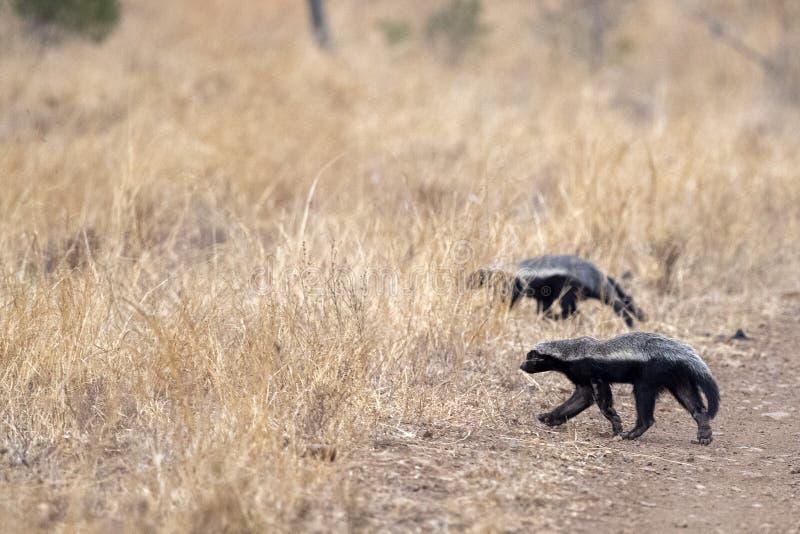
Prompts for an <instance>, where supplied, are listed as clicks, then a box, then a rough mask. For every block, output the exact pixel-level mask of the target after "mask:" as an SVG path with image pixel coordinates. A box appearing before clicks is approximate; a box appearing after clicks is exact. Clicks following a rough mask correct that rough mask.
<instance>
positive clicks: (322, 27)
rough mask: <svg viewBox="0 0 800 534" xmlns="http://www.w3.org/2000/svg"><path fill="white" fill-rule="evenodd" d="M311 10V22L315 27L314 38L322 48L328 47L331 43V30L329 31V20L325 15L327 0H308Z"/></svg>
mask: <svg viewBox="0 0 800 534" xmlns="http://www.w3.org/2000/svg"><path fill="white" fill-rule="evenodd" d="M308 6H309V8H310V10H311V24H312V25H313V27H314V38H315V39H316V40H317V44H318V45H319V46H320V47H322V48H327V47H328V45H329V44H330V32H329V31H328V21H327V19H326V17H325V0H308Z"/></svg>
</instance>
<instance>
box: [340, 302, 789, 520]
mask: <svg viewBox="0 0 800 534" xmlns="http://www.w3.org/2000/svg"><path fill="white" fill-rule="evenodd" d="M799 317H800V313H798V310H794V311H793V312H792V313H790V314H787V315H786V316H785V317H783V318H780V319H778V320H775V319H773V320H772V321H769V322H768V323H766V322H765V324H763V325H760V326H759V327H757V328H755V329H753V330H752V331H749V332H748V334H749V335H750V336H751V338H752V339H750V340H746V341H733V340H726V339H717V338H714V337H710V336H709V337H708V338H707V342H705V346H702V345H698V347H697V348H698V349H700V351H701V353H702V354H703V355H704V357H705V358H706V359H707V361H708V362H709V365H710V367H711V368H712V370H713V372H714V375H715V377H716V378H717V381H718V382H719V384H720V389H721V392H722V408H721V410H720V413H719V415H718V416H717V418H716V419H715V420H714V423H713V428H714V442H713V443H712V444H711V445H710V446H709V447H701V446H700V445H698V444H697V443H691V441H690V440H691V439H692V438H693V437H694V435H695V432H696V427H695V425H694V422H693V421H692V419H691V418H690V417H689V416H688V415H687V414H686V412H685V411H683V409H682V408H680V407H679V406H678V404H677V402H675V401H674V400H673V399H672V398H671V397H669V396H666V397H664V398H663V399H662V400H661V401H660V402H659V403H658V404H657V408H656V425H655V426H654V427H653V428H651V429H650V430H649V431H648V432H647V433H646V434H645V435H644V436H643V437H642V438H641V439H640V440H637V441H632V442H629V441H618V440H614V439H612V438H611V437H610V428H609V427H608V423H607V422H606V420H605V419H604V418H603V417H602V416H601V415H600V414H599V413H597V411H596V409H590V410H588V411H587V412H586V414H582V415H581V416H579V418H577V419H576V420H575V422H574V423H572V422H570V423H569V424H567V425H564V426H563V427H558V428H556V429H549V428H547V427H543V425H540V424H538V423H536V421H535V418H534V416H533V414H532V413H528V412H529V411H530V407H531V406H533V405H536V406H539V405H540V404H542V403H543V402H545V401H544V399H543V397H544V396H552V399H549V400H550V401H552V400H553V399H555V398H557V397H560V396H563V395H564V394H566V393H567V392H568V390H567V389H564V391H563V392H559V391H555V392H554V391H551V390H552V389H553V388H552V387H549V388H547V390H548V391H538V392H533V391H532V390H531V391H527V390H523V391H520V390H519V386H518V385H517V386H516V393H509V391H505V392H502V391H498V392H497V396H498V397H501V396H502V395H505V396H506V398H508V397H509V396H516V395H518V399H520V400H513V401H508V402H509V404H508V405H507V406H504V407H503V409H502V410H501V411H503V412H514V411H517V413H509V414H508V415H507V416H506V415H501V416H499V417H498V418H497V419H495V420H493V422H492V423H491V424H490V425H488V426H483V427H480V428H476V427H475V426H471V425H470V424H469V423H468V422H466V421H465V423H464V424H463V426H461V427H459V426H458V425H457V424H456V425H453V424H448V425H445V426H443V427H441V428H439V427H436V426H435V424H434V425H433V426H431V425H428V426H424V425H419V424H415V423H413V422H409V423H408V424H406V425H395V426H393V427H392V428H389V427H387V428H386V429H385V432H383V435H382V437H380V438H379V439H376V441H375V445H374V447H373V449H372V450H371V451H365V454H364V455H360V456H359V457H358V458H353V460H354V461H353V462H351V463H350V468H351V469H352V471H351V472H352V473H353V476H354V478H355V479H357V480H359V481H360V482H359V486H362V487H365V488H367V489H366V491H365V494H366V495H364V496H363V498H362V500H361V503H360V505H359V506H358V507H357V508H358V509H359V510H358V511H357V513H356V514H355V516H354V517H353V518H351V526H352V527H354V529H355V530H373V529H376V528H380V529H381V530H394V531H429V530H449V531H512V532H513V531H519V532H524V531H531V530H536V531H548V532H549V531H553V532H561V531H570V532H592V533H595V534H597V533H601V532H672V531H676V532H677V531H680V532H725V533H729V532H781V533H784V532H790V533H791V532H794V533H798V532H800V389H798V386H799V385H800V353H798V352H800V318H799ZM556 389H557V388H556ZM614 391H615V402H616V406H617V408H618V410H619V412H620V414H621V416H622V418H623V422H624V423H625V424H626V426H629V425H630V424H631V421H632V420H633V418H634V407H633V398H632V396H631V395H630V388H628V389H627V390H626V389H625V388H624V387H619V386H617V387H615V390H614ZM532 393H533V394H532ZM527 399H532V400H527ZM526 403H527V404H526Z"/></svg>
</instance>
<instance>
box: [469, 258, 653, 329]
mask: <svg viewBox="0 0 800 534" xmlns="http://www.w3.org/2000/svg"><path fill="white" fill-rule="evenodd" d="M470 285H471V286H472V287H480V286H483V285H493V286H495V287H497V285H499V286H500V289H501V290H502V291H503V293H504V294H505V295H508V294H511V303H510V305H509V309H510V308H513V307H514V304H516V303H517V301H518V300H519V299H520V297H522V296H526V297H529V298H535V299H536V301H537V308H538V309H539V311H540V312H542V313H546V314H548V315H550V314H549V313H548V312H549V311H550V308H551V307H552V305H553V303H554V302H555V301H556V300H558V301H559V304H561V318H562V319H566V318H567V317H569V316H570V315H572V314H573V313H575V311H576V310H577V309H578V301H579V300H583V299H589V298H594V299H598V300H600V301H601V302H603V303H605V304H608V305H609V306H611V307H613V308H614V311H615V312H616V313H617V315H619V316H621V317H622V318H623V319H624V320H625V324H627V325H628V326H629V327H631V326H633V320H634V318H636V319H638V320H640V321H644V320H645V315H644V313H643V312H642V310H641V309H639V308H638V307H637V306H636V304H635V303H634V302H633V298H631V297H630V296H629V295H626V294H625V292H624V291H623V290H622V288H621V287H620V285H619V284H618V283H617V281H616V280H614V279H613V278H611V277H610V276H607V275H606V274H604V273H603V272H602V271H601V270H600V269H598V268H597V266H596V265H595V264H593V263H591V262H588V261H586V260H582V259H581V258H578V257H577V256H570V255H546V256H539V257H536V258H530V259H527V260H522V261H519V262H516V263H514V264H511V265H507V264H499V263H498V264H493V265H488V266H486V267H482V268H481V269H479V270H477V271H476V272H474V273H473V274H472V276H471V277H470ZM550 316H551V317H554V316H553V315H550Z"/></svg>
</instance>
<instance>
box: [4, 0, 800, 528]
mask: <svg viewBox="0 0 800 534" xmlns="http://www.w3.org/2000/svg"><path fill="white" fill-rule="evenodd" d="M162 4H165V3H163V2H155V1H151V0H140V1H136V2H128V3H126V4H125V8H126V9H125V15H124V21H123V25H122V26H121V27H120V28H119V29H118V30H117V32H116V33H114V34H113V35H112V37H111V38H110V39H109V41H107V42H106V43H105V44H103V45H102V46H100V47H95V46H93V45H91V44H87V43H83V42H80V41H74V40H67V41H66V42H64V43H62V44H61V45H59V46H56V47H52V48H40V47H39V46H38V45H37V44H36V42H34V41H32V40H30V39H29V38H27V37H25V33H24V31H23V29H22V28H21V27H20V26H19V25H18V24H17V23H16V22H14V21H13V20H12V19H10V18H9V15H8V13H7V12H3V14H2V17H3V21H2V22H0V24H1V25H2V27H1V28H0V33H1V34H2V35H3V36H2V37H1V38H0V72H2V73H3V75H2V77H1V78H0V177H2V178H0V179H1V180H2V184H3V185H2V195H0V274H1V275H2V280H1V281H0V362H2V365H1V366H0V377H1V380H0V386H1V387H2V390H3V391H4V393H5V397H4V400H5V402H4V403H3V405H2V407H0V414H1V417H2V431H3V434H2V437H0V439H2V440H4V444H3V450H4V453H3V456H2V468H0V472H2V479H0V497H2V499H0V502H2V504H0V516H2V517H3V528H8V529H13V530H20V531H21V530H28V529H29V528H34V527H36V528H51V527H55V526H57V527H62V528H65V529H70V530H71V529H80V530H84V529H85V530H101V531H107V530H109V529H111V528H123V529H126V530H140V529H148V528H156V529H165V530H180V531H183V530H198V531H201V530H202V531H222V530H228V531H243V530H272V529H278V530H293V529H296V528H303V529H310V530H327V529H336V530H344V529H347V528H356V529H358V528H377V527H381V526H387V525H394V526H395V528H400V529H403V528H419V527H421V528H455V529H459V528H474V529H476V530H483V529H500V530H502V529H515V528H530V527H531V526H547V525H550V526H552V523H549V522H550V521H552V520H551V519H549V518H547V517H545V516H544V514H538V515H537V514H536V512H535V510H536V506H537V505H542V503H546V502H547V500H548V499H557V498H559V496H565V495H566V494H567V493H568V491H567V490H566V489H564V488H565V486H564V484H565V483H567V482H568V481H569V477H570V476H571V474H570V471H569V469H567V466H574V465H578V464H576V463H575V462H576V461H577V460H576V458H575V456H574V451H571V450H570V449H569V448H568V447H567V448H565V449H564V450H560V449H558V450H554V449H552V448H549V447H550V444H549V443H548V442H547V440H546V439H544V438H543V437H542V436H540V435H539V434H538V432H543V431H542V430H541V428H539V427H537V426H535V425H533V424H532V413H533V411H534V410H535V408H536V407H537V406H538V405H539V404H540V403H542V402H544V401H545V399H546V400H547V401H552V400H554V399H555V398H556V397H558V396H559V395H560V393H559V391H558V388H557V387H555V386H556V385H558V384H562V385H563V383H562V382H559V380H558V379H556V378H545V379H542V380H539V379H537V381H539V383H540V384H541V385H543V386H545V387H544V389H543V390H539V389H537V388H536V387H535V386H532V387H531V388H528V387H526V383H527V382H526V380H525V379H524V378H523V377H521V376H519V375H518V374H517V372H516V367H517V363H518V361H519V360H520V359H521V358H522V355H523V351H524V349H525V348H526V347H528V346H530V345H531V344H532V343H534V342H536V341H538V340H540V339H546V338H554V337H562V336H570V335H573V334H578V333H581V334H583V333H592V334H594V335H597V336H606V335H610V334H613V333H616V332H622V331H624V324H623V323H622V322H621V321H619V320H618V318H616V317H614V316H613V314H612V313H611V312H610V311H609V310H607V309H604V308H602V307H600V306H595V305H591V304H590V303H586V304H584V305H583V306H582V310H583V313H582V314H581V315H580V316H579V317H578V318H577V319H576V320H574V321H568V322H566V323H563V324H559V323H556V324H553V323H549V322H547V321H540V320H534V319H533V318H532V313H533V312H532V309H531V308H529V307H524V308H523V309H520V310H518V311H516V312H515V313H514V314H512V315H508V314H506V313H505V312H504V311H503V310H502V309H501V308H500V307H499V306H498V307H492V305H491V304H490V303H489V299H488V298H487V296H486V295H485V294H481V293H472V292H467V291H464V290H463V287H461V286H460V285H459V281H460V280H461V277H462V276H463V275H464V273H467V272H469V270H470V269H472V268H473V267H475V266H476V265H479V264H480V263H481V262H484V261H490V260H495V259H510V258H519V257H521V256H531V255H536V254H540V253H545V252H565V253H579V254H581V255H583V256H585V257H587V258H590V259H592V260H595V261H596V262H597V263H598V264H599V265H601V266H602V267H604V268H605V269H606V270H608V271H609V272H611V273H615V274H618V275H622V273H624V272H626V271H629V272H630V273H631V274H632V279H631V280H630V281H629V282H627V283H628V285H630V286H631V287H632V292H633V294H634V295H636V297H637V300H638V301H640V302H641V304H642V307H643V308H644V309H645V310H646V311H647V312H648V315H649V317H650V322H649V323H648V324H647V325H646V327H647V328H648V329H652V330H656V331H661V332H665V333H668V334H673V335H677V336H680V337H683V338H686V339H688V340H690V341H697V339H698V338H699V336H701V335H702V334H703V333H705V332H714V333H717V332H731V331H732V330H731V329H732V328H734V327H738V326H744V327H747V326H748V325H749V324H750V322H749V321H751V319H750V318H749V317H750V316H749V315H748V314H747V312H748V310H749V309H752V305H748V306H749V307H747V306H745V303H748V302H754V303H755V306H758V307H762V309H763V310H764V313H767V314H769V313H770V311H771V310H773V309H774V307H775V296H776V295H777V294H779V291H780V290H783V289H785V288H788V289H795V290H796V289H797V280H796V273H797V269H798V267H800V265H799V264H798V257H797V251H798V250H800V173H798V169H800V150H798V146H797V145H798V144H797V136H796V132H795V131H793V129H792V124H796V122H794V123H793V122H792V120H796V110H794V109H792V107H791V105H792V104H791V102H787V101H783V100H780V99H779V98H778V97H776V96H775V94H774V91H772V90H771V88H770V86H769V83H770V78H769V77H768V76H766V75H765V74H764V73H763V72H762V71H761V70H759V67H758V66H756V65H753V64H751V63H748V62H747V61H746V60H744V59H743V58H741V57H740V56H738V55H737V54H735V53H734V52H732V51H731V50H730V49H729V48H727V47H726V46H724V45H723V44H720V43H717V42H715V41H714V40H713V39H711V38H710V37H709V35H708V33H707V31H706V29H705V28H703V27H702V26H700V25H697V24H696V23H693V22H691V21H687V20H686V19H685V17H684V15H682V12H681V11H680V10H678V9H675V8H674V6H671V4H668V3H661V2H643V3H637V4H636V5H633V6H629V7H628V8H626V9H625V10H623V12H622V15H621V19H620V20H619V21H618V22H617V24H616V25H615V26H614V27H613V29H612V30H609V31H611V34H610V37H609V42H611V43H617V46H616V48H614V47H611V51H610V52H608V58H607V60H606V63H605V64H604V65H602V66H601V67H599V68H597V67H596V66H595V67H593V66H592V65H591V64H590V63H591V62H588V61H585V60H584V59H583V58H582V57H581V56H580V54H579V51H578V52H576V51H575V49H573V48H570V47H569V46H568V44H569V42H568V40H567V41H566V42H567V44H566V45H565V44H564V42H565V39H567V37H569V35H570V33H569V32H574V31H578V30H575V29H574V28H571V27H569V26H565V28H566V29H563V32H562V33H563V35H562V34H558V35H556V36H553V35H550V34H546V35H541V32H540V30H539V29H538V28H540V26H539V25H538V24H537V21H538V20H539V18H537V17H541V13H538V14H537V10H535V9H532V8H530V6H529V3H528V2H518V1H508V2H503V3H501V4H498V7H497V8H494V7H493V8H492V9H486V10H485V20H484V22H485V24H486V25H487V26H488V28H489V30H488V31H487V33H486V34H485V35H483V36H482V39H481V43H480V46H479V47H478V49H476V50H470V51H468V53H467V54H464V55H463V57H462V58H461V59H460V61H459V62H458V63H457V64H451V63H450V62H448V60H447V58H446V57H443V56H441V55H440V54H438V53H437V52H436V51H435V48H431V47H430V46H429V44H428V43H426V42H425V40H424V39H422V38H419V36H416V37H412V38H411V39H410V40H409V41H407V42H403V43H401V44H400V45H398V46H395V47H388V46H387V45H385V44H384V42H383V40H382V39H381V35H380V31H379V29H378V25H377V24H378V23H377V21H379V20H381V18H382V17H385V16H387V14H388V15H392V16H395V17H397V16H399V17H406V19H407V20H409V21H410V24H411V25H412V27H413V28H415V29H416V30H417V31H418V32H419V31H421V28H423V27H424V15H425V13H420V12H419V11H420V10H419V7H418V5H417V4H416V3H413V2H405V3H401V5H400V6H399V7H397V6H396V4H397V3H396V2H389V1H383V0H382V1H379V2H370V3H364V2H357V1H355V0H350V1H342V2H332V4H336V5H335V7H334V5H331V6H330V7H331V12H332V13H331V14H332V18H333V24H334V28H335V35H336V40H337V46H336V49H335V51H334V53H333V54H330V55H329V54H324V53H320V52H318V51H317V50H315V49H313V48H312V47H311V46H310V44H309V43H310V39H309V38H308V36H307V34H306V28H305V23H306V20H305V16H306V14H305V12H304V10H303V8H304V5H303V3H300V2H290V1H288V0H281V1H278V0H274V1H271V2H235V3H231V2H223V1H221V0H205V1H204V2H186V1H180V2H178V1H175V2H168V3H166V4H169V6H168V7H163V6H162ZM199 4H202V7H198V5H199ZM362 4H363V5H362ZM486 4H488V2H486ZM492 4H494V3H492ZM740 4H741V6H740ZM745 4H746V3H745V2H741V3H733V2H732V3H730V4H729V5H727V6H725V5H723V6H722V7H720V10H721V12H722V13H723V14H725V15H726V16H728V17H730V18H731V19H732V20H734V21H736V23H737V24H739V25H740V28H742V30H741V31H742V32H743V34H744V35H745V36H746V37H747V38H748V39H749V40H750V41H751V42H752V43H754V46H759V47H761V48H762V49H764V50H772V49H776V50H777V49H780V46H781V45H782V43H783V42H782V41H780V36H781V35H783V34H782V33H781V30H780V23H781V20H780V16H781V15H780V14H779V13H778V12H775V13H773V12H771V11H769V10H768V9H764V11H763V12H759V13H758V19H757V20H758V22H756V21H754V20H751V17H752V16H753V15H752V14H749V13H748V12H747V11H746V9H747V8H746V7H745ZM748 5H749V4H748ZM415 6H416V7H415ZM750 9H755V8H752V7H751V8H750ZM398 13H399V15H398ZM565 35H566V37H565ZM792 284H794V285H792ZM532 395H533V396H536V398H537V399H538V400H537V401H536V402H534V401H533V400H532ZM551 397H552V398H551ZM320 445H322V446H323V447H321V448H320V447H317V446H320ZM468 445H469V446H468ZM519 447H528V448H530V451H531V452H530V454H531V455H533V456H535V457H536V459H537V460H538V461H536V462H535V464H536V466H535V468H534V466H533V465H529V466H517V467H513V466H512V467H509V466H508V465H507V461H506V462H504V459H507V457H506V452H507V451H508V450H513V449H514V448H519ZM476 451H477V452H476ZM334 452H335V455H336V458H335V460H334V461H332V462H331V461H327V459H326V458H325V456H326V455H330V454H333V453H334ZM598 454H599V453H598ZM570 455H572V456H570ZM560 458H569V462H567V461H565V460H560ZM532 463H534V462H532ZM586 465H588V467H586V468H587V469H588V468H591V462H589V463H588V464H586ZM453 466H456V467H455V468H454V467H453ZM415 470H416V471H415ZM419 470H422V471H427V472H428V473H430V472H434V473H438V474H439V475H440V476H439V477H438V478H437V480H440V481H441V486H440V487H431V486H425V487H419V488H415V486H414V480H416V478H415V472H418V471H419ZM420 492H421V493H420ZM420 495H421V496H422V497H420ZM519 506H528V507H530V509H531V510H533V512H531V514H530V515H529V516H527V517H520V516H519V514H516V513H515V511H516V509H517V507H519ZM569 507H572V508H569ZM569 507H568V509H571V511H572V513H578V512H579V511H580V504H579V502H572V503H571V504H569Z"/></svg>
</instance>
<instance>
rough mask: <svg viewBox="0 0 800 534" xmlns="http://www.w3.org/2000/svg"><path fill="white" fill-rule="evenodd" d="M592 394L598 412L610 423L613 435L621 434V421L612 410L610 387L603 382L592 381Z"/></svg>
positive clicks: (612, 398)
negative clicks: (598, 409)
mask: <svg viewBox="0 0 800 534" xmlns="http://www.w3.org/2000/svg"><path fill="white" fill-rule="evenodd" d="M592 394H593V396H594V401H595V402H596V403H597V406H598V408H600V412H601V413H602V414H603V416H605V418H606V419H608V420H609V421H610V422H611V429H612V431H613V432H614V435H617V434H621V433H622V419H620V417H619V414H618V413H617V411H616V410H615V409H614V397H613V395H612V394H611V386H609V384H608V382H605V381H603V380H593V381H592Z"/></svg>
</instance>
